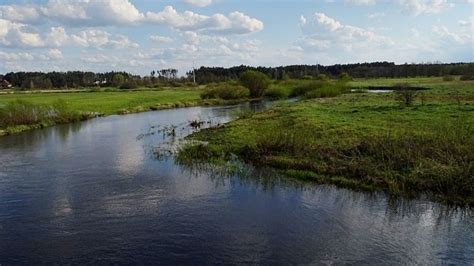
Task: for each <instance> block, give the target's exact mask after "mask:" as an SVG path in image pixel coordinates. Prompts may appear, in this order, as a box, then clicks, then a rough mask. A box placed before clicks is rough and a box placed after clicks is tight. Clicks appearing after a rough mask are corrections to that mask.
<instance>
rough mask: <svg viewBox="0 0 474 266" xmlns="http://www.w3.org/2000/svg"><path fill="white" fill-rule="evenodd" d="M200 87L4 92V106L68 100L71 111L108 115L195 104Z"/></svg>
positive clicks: (2, 100) (0, 100) (0, 102)
mask: <svg viewBox="0 0 474 266" xmlns="http://www.w3.org/2000/svg"><path fill="white" fill-rule="evenodd" d="M199 93H200V90H198V89H173V90H160V91H129V92H127V91H123V92H122V91H120V92H74V93H31V94H6V95H0V106H1V105H6V104H7V103H9V102H13V101H17V100H23V101H28V102H29V103H32V104H44V105H51V104H53V103H54V102H56V101H58V100H64V101H65V102H66V104H67V105H68V106H69V108H70V109H71V110H75V111H80V112H96V113H101V114H104V115H109V114H118V113H124V112H127V111H132V112H133V111H137V110H139V109H143V110H146V109H149V108H150V107H153V108H154V107H160V106H167V105H175V104H178V105H179V104H182V105H184V104H186V103H187V104H192V103H197V102H198V101H199V100H200V97H199Z"/></svg>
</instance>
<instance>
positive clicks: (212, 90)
mask: <svg viewBox="0 0 474 266" xmlns="http://www.w3.org/2000/svg"><path fill="white" fill-rule="evenodd" d="M249 95H250V91H249V89H247V88H245V87H243V86H240V85H235V84H230V83H220V84H210V85H208V86H207V88H206V89H205V90H204V91H203V92H202V93H201V99H222V100H237V99H245V98H248V97H249Z"/></svg>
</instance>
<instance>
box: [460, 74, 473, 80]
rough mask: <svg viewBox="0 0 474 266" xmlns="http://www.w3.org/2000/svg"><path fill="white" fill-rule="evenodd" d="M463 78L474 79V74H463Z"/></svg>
mask: <svg viewBox="0 0 474 266" xmlns="http://www.w3.org/2000/svg"><path fill="white" fill-rule="evenodd" d="M461 80H464V81H465V80H474V74H466V75H462V76H461Z"/></svg>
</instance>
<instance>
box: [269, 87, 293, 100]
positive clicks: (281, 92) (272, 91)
mask: <svg viewBox="0 0 474 266" xmlns="http://www.w3.org/2000/svg"><path fill="white" fill-rule="evenodd" d="M265 96H267V97H269V98H272V99H285V98H287V97H288V92H287V91H286V90H285V89H284V88H282V87H271V88H269V89H267V90H266V91H265Z"/></svg>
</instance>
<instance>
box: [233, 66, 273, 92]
mask: <svg viewBox="0 0 474 266" xmlns="http://www.w3.org/2000/svg"><path fill="white" fill-rule="evenodd" d="M240 83H241V84H242V85H243V86H244V87H246V88H248V89H249V91H250V96H251V97H252V98H258V97H262V96H263V93H264V92H265V90H266V89H267V88H268V86H269V85H270V79H269V78H268V77H267V75H265V74H263V73H262V72H258V71H253V70H248V71H245V72H244V73H243V74H242V75H241V76H240Z"/></svg>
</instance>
